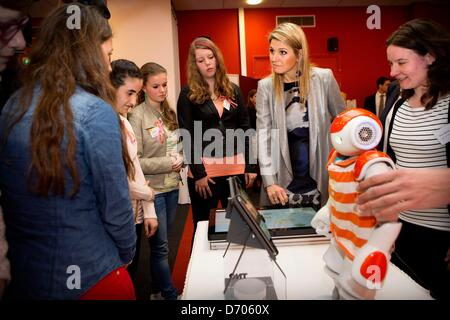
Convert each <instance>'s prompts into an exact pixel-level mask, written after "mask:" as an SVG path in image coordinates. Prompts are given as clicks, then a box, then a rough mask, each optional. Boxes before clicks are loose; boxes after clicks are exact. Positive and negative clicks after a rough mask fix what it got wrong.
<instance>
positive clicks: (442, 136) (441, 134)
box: [434, 123, 450, 146]
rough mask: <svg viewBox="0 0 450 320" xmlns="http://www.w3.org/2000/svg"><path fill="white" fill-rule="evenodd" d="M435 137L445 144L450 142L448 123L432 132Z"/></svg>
mask: <svg viewBox="0 0 450 320" xmlns="http://www.w3.org/2000/svg"><path fill="white" fill-rule="evenodd" d="M434 136H435V137H436V139H437V140H438V141H439V142H440V144H442V145H443V146H445V145H446V144H447V143H449V142H450V123H449V124H447V125H445V126H443V127H442V128H440V129H439V130H438V131H436V132H435V133H434Z"/></svg>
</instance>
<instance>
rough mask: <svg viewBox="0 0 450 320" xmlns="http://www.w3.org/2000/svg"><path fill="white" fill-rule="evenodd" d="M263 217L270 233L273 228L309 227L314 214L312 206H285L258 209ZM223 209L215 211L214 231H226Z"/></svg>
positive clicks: (227, 225)
mask: <svg viewBox="0 0 450 320" xmlns="http://www.w3.org/2000/svg"><path fill="white" fill-rule="evenodd" d="M259 212H260V213H261V214H262V216H263V217H264V220H265V222H266V225H267V229H269V230H270V232H271V233H273V231H275V230H278V231H280V230H288V229H294V228H308V227H311V220H312V219H313V217H314V215H315V214H316V212H315V210H314V209H313V208H285V209H269V210H259ZM225 215H226V212H225V211H216V212H215V224H214V231H215V232H218V233H222V232H223V233H226V232H227V231H228V227H229V225H230V220H229V219H227V218H226V216H225Z"/></svg>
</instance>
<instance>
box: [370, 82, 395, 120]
mask: <svg viewBox="0 0 450 320" xmlns="http://www.w3.org/2000/svg"><path fill="white" fill-rule="evenodd" d="M376 84H377V91H376V92H375V93H374V94H372V95H370V96H368V97H366V99H365V100H364V109H366V110H369V111H370V112H372V113H374V114H376V115H377V117H380V115H381V113H382V112H383V109H384V106H385V103H386V99H387V90H388V88H389V85H390V84H391V80H390V79H389V78H386V77H379V78H378V79H377V82H376Z"/></svg>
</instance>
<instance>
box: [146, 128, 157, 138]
mask: <svg viewBox="0 0 450 320" xmlns="http://www.w3.org/2000/svg"><path fill="white" fill-rule="evenodd" d="M148 131H149V132H150V136H151V137H152V138H156V137H157V136H158V135H159V128H158V127H154V128H151V129H148Z"/></svg>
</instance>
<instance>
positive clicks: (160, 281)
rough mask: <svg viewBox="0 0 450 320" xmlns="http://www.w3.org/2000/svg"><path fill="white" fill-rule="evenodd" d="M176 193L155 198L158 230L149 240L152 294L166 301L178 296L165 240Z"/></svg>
mask: <svg viewBox="0 0 450 320" xmlns="http://www.w3.org/2000/svg"><path fill="white" fill-rule="evenodd" d="M178 192H179V190H178V189H175V190H172V191H169V192H164V193H160V194H157V195H156V196H155V209H156V215H157V216H158V230H157V231H156V233H155V234H154V235H153V236H152V237H151V238H150V239H149V242H150V268H151V277H152V292H161V295H162V296H163V297H164V298H165V299H167V300H176V299H177V296H178V292H177V289H176V288H175V287H174V286H173V283H172V275H171V273H170V267H169V242H168V239H167V235H168V233H169V231H170V229H171V227H172V223H173V221H174V219H175V215H176V213H177V206H178Z"/></svg>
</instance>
